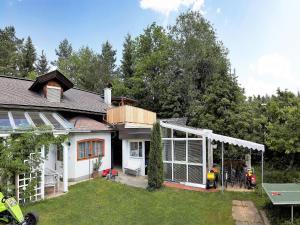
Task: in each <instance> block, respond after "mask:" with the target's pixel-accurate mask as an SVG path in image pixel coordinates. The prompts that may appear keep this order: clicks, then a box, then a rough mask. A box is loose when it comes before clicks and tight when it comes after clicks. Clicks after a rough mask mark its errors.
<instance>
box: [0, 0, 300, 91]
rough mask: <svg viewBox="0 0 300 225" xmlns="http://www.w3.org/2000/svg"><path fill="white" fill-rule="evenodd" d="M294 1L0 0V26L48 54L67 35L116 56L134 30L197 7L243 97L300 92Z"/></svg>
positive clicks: (299, 24)
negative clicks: (107, 46)
mask: <svg viewBox="0 0 300 225" xmlns="http://www.w3.org/2000/svg"><path fill="white" fill-rule="evenodd" d="M299 8H300V1H298V0H263V1H259V0H230V1H217V0H163V1H162V0H126V1H125V0H110V1H104V0H86V1H83V0H82V1H79V0H76V1H75V0H1V1H0V27H1V28H3V27H4V26H7V25H14V26H15V28H16V30H17V35H18V36H19V37H26V36H28V35H30V36H31V37H32V39H33V42H34V44H35V45H36V48H37V50H38V53H40V52H41V50H42V49H45V52H46V55H47V57H48V58H49V59H50V60H53V59H55V52H54V50H55V48H57V46H58V44H59V42H60V41H61V40H62V39H64V38H67V39H68V40H69V41H70V42H71V43H72V45H73V48H74V49H78V48H79V47H80V46H83V45H88V46H90V47H92V48H93V49H94V50H95V51H98V52H100V48H101V43H102V42H104V41H106V40H109V41H110V42H111V43H112V44H113V46H114V48H115V49H117V51H118V55H117V56H118V61H119V60H120V58H121V52H122V42H123V40H124V36H125V35H126V34H127V33H130V34H132V35H133V36H136V35H138V34H140V33H141V32H142V31H143V29H144V28H145V27H146V26H147V25H149V24H151V23H152V22H154V21H155V22H157V23H158V24H161V25H163V26H166V25H167V24H172V23H174V20H175V18H176V16H177V15H178V14H179V13H180V12H182V11H185V10H187V9H194V10H200V12H201V13H202V14H203V15H204V17H205V18H207V19H208V20H209V21H210V22H211V23H212V24H213V25H214V27H215V29H216V32H217V35H218V37H219V39H220V40H222V41H223V43H224V45H225V46H226V47H227V48H228V49H229V52H230V54H229V58H230V60H231V62H232V67H233V68H235V69H236V73H237V75H238V77H239V78H238V80H239V83H240V84H241V85H242V87H244V88H245V90H246V94H247V95H252V94H265V93H268V94H273V93H275V91H276V88H278V87H280V88H282V89H284V88H288V89H290V90H292V91H294V92H297V91H299V90H300V63H299V52H300V44H299V40H300V13H299V12H298V11H299Z"/></svg>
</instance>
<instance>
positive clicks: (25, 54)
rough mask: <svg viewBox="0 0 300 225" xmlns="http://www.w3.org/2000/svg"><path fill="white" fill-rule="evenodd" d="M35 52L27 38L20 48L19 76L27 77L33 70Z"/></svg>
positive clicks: (29, 39)
mask: <svg viewBox="0 0 300 225" xmlns="http://www.w3.org/2000/svg"><path fill="white" fill-rule="evenodd" d="M35 60H36V51H35V47H34V45H33V43H32V40H31V38H30V37H29V36H28V38H27V40H26V42H25V45H24V46H23V48H22V66H21V76H22V77H28V74H29V73H30V72H32V71H34V70H35V68H34V63H35Z"/></svg>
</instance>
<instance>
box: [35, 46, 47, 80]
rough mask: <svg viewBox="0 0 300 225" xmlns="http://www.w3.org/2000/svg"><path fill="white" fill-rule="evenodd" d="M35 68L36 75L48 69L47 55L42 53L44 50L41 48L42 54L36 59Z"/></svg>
mask: <svg viewBox="0 0 300 225" xmlns="http://www.w3.org/2000/svg"><path fill="white" fill-rule="evenodd" d="M35 68H36V72H37V74H38V75H42V74H45V73H47V72H48V71H49V70H50V67H49V65H48V60H47V57H46V55H45V54H44V50H42V54H41V56H40V58H39V59H38V60H37V63H36V65H35Z"/></svg>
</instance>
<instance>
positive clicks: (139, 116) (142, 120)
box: [107, 105, 156, 126]
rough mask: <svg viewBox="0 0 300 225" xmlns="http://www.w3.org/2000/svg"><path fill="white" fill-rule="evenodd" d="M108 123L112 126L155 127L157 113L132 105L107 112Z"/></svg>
mask: <svg viewBox="0 0 300 225" xmlns="http://www.w3.org/2000/svg"><path fill="white" fill-rule="evenodd" d="M107 122H108V123H110V124H136V125H139V124H140V125H151V126H152V125H153V123H155V122H156V113H154V112H151V111H148V110H145V109H141V108H137V107H134V106H130V105H124V106H119V107H115V108H111V109H108V110H107Z"/></svg>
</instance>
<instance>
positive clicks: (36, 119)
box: [28, 112, 46, 127]
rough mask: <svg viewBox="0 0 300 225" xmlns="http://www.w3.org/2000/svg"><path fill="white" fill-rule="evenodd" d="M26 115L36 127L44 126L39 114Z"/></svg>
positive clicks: (30, 113)
mask: <svg viewBox="0 0 300 225" xmlns="http://www.w3.org/2000/svg"><path fill="white" fill-rule="evenodd" d="M28 114H29V116H30V118H31V120H32V122H33V123H34V125H35V126H36V127H41V126H45V125H46V124H45V123H44V121H43V120H42V119H41V117H40V113H39V112H28Z"/></svg>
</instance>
